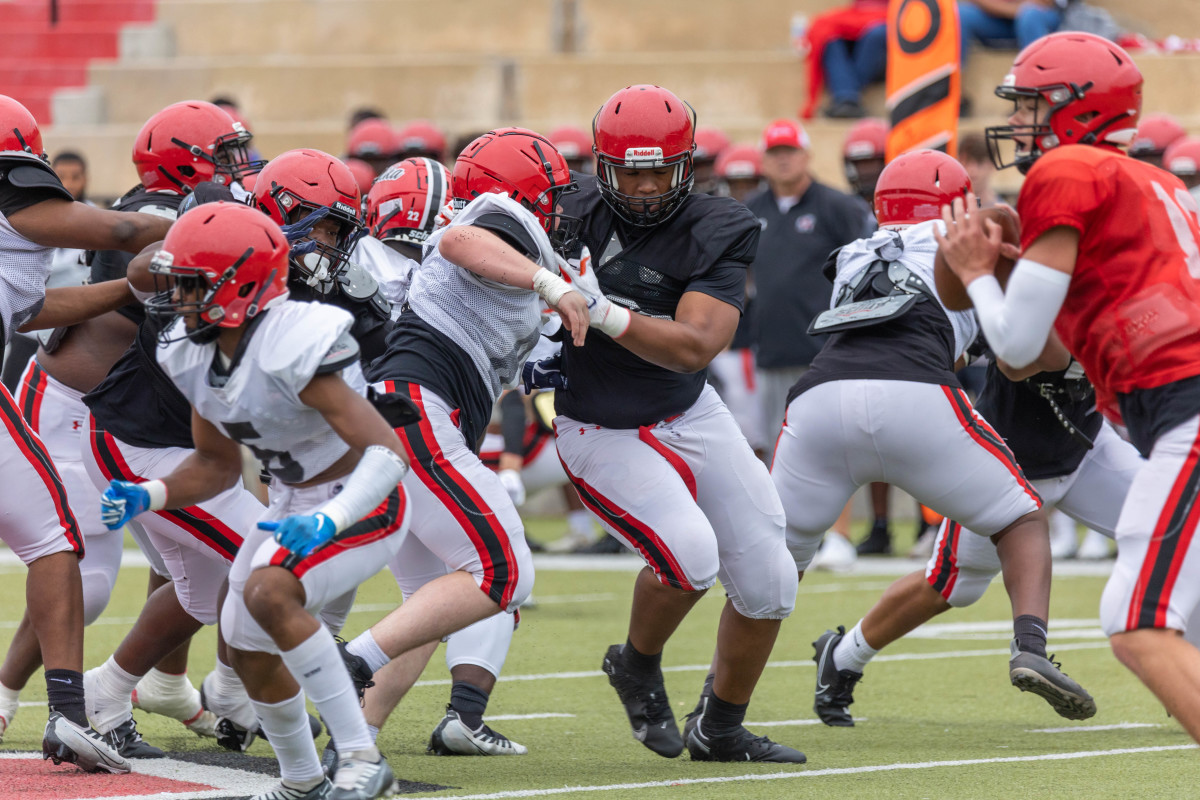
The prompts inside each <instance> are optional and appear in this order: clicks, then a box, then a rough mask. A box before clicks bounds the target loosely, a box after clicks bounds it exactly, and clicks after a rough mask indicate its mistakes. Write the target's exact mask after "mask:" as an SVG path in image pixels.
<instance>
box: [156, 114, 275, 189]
mask: <svg viewBox="0 0 1200 800" xmlns="http://www.w3.org/2000/svg"><path fill="white" fill-rule="evenodd" d="M250 139H251V136H250V134H249V133H248V132H247V131H246V129H245V128H243V127H242V125H241V123H239V122H235V121H234V120H233V117H231V116H229V114H228V113H226V112H225V110H224V109H222V108H220V107H218V106H215V105H213V104H212V103H206V102H204V101H203V100H185V101H183V102H181V103H172V104H171V105H169V106H167V107H166V108H164V109H163V110H162V111H159V112H158V113H157V114H155V115H154V116H152V117H150V119H148V120H146V124H145V125H143V126H142V129H141V130H140V131H139V132H138V135H137V138H136V139H135V140H134V143H133V164H134V166H135V167H137V171H138V177H139V178H140V179H141V181H142V185H143V186H145V187H146V188H147V189H150V190H152V191H168V192H175V193H177V194H186V193H187V192H189V191H191V190H192V188H193V187H195V185H196V184H198V183H202V182H204V181H216V182H217V183H226V184H227V183H231V182H232V181H234V180H237V179H239V178H241V177H243V176H244V175H246V174H248V173H252V172H257V171H258V169H259V168H260V167H261V162H252V161H251V160H250V158H249V155H248V154H247V151H246V145H247V144H249V142H250Z"/></svg>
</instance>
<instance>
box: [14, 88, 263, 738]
mask: <svg viewBox="0 0 1200 800" xmlns="http://www.w3.org/2000/svg"><path fill="white" fill-rule="evenodd" d="M249 141H250V135H249V134H248V133H246V132H245V131H244V130H243V129H242V128H241V126H240V125H238V124H236V123H235V122H234V121H233V120H232V119H231V118H230V117H229V115H228V114H226V113H225V112H224V111H222V110H221V109H220V108H218V107H216V106H215V105H213V104H211V103H205V102H201V101H194V100H193V101H186V102H182V103H175V104H173V105H170V106H168V107H166V108H165V109H163V110H162V111H159V112H158V113H157V114H155V115H154V116H152V117H151V118H150V119H149V120H148V121H147V122H146V124H145V125H143V126H142V129H141V131H140V132H139V133H138V136H137V138H136V140H135V141H134V145H133V163H134V166H135V167H136V168H137V171H138V177H139V179H140V183H138V185H137V186H135V187H134V188H133V189H131V190H130V191H129V192H127V193H126V194H125V196H124V197H122V198H121V199H120V200H118V201H117V202H116V204H115V205H114V206H113V207H114V208H116V209H118V210H120V211H126V212H137V213H140V214H148V215H151V216H155V217H161V218H163V219H166V220H173V219H174V218H175V215H176V209H177V208H178V206H179V204H180V202H182V200H183V198H184V197H185V196H186V195H187V194H188V193H190V192H191V191H192V189H193V188H194V187H195V186H196V185H197V184H199V183H201V182H204V181H214V180H218V181H221V182H222V183H224V184H229V183H232V182H233V181H236V180H239V179H240V178H241V177H242V176H243V175H245V174H248V173H249V172H253V171H256V170H257V169H258V168H259V167H260V166H261V165H260V164H258V163H255V162H252V161H251V160H250V159H249V157H248V155H247V150H246V148H247V145H248V144H249ZM193 148H194V149H193ZM131 258H132V256H131V255H129V254H128V253H126V252H124V251H122V250H101V251H100V252H98V253H95V254H94V256H93V257H92V260H91V276H92V282H93V283H97V282H100V281H106V280H122V279H124V278H125V272H126V268H127V267H128V265H129V261H130V260H131ZM144 317H145V315H144V314H143V312H142V307H141V304H140V303H138V302H131V303H129V304H128V305H125V306H123V307H122V308H119V309H117V310H116V311H114V312H110V313H108V314H104V315H103V316H100V317H97V318H95V319H90V320H86V321H84V322H82V323H80V324H78V325H74V326H71V327H64V328H58V329H56V330H54V331H53V332H50V331H47V332H46V334H48V335H46V336H45V337H43V339H42V344H41V346H40V347H39V349H38V351H37V354H36V356H35V357H34V358H33V359H31V360H30V361H29V364H28V365H27V366H26V368H25V372H24V374H23V375H22V377H21V388H20V393H19V395H18V399H19V404H20V407H21V410H22V414H23V415H24V416H25V420H26V422H28V423H29V426H30V427H31V428H32V429H33V430H34V431H35V432H36V433H37V434H38V435H39V436H40V437H41V439H42V442H43V443H44V444H45V445H46V448H47V450H48V451H49V452H50V456H51V458H53V459H54V464H55V467H56V468H57V469H58V472H59V474H60V475H61V476H62V478H63V480H64V483H65V485H66V489H67V497H68V499H69V500H70V502H71V507H72V509H73V510H74V511H75V512H76V515H77V518H78V520H79V526H80V530H81V532H82V533H83V538H84V543H85V544H86V545H87V553H86V555H85V556H84V557H83V559H81V560H80V562H79V570H80V573H81V576H82V579H83V617H84V624H85V625H87V624H91V623H92V622H93V621H95V619H96V618H97V617H98V616H100V613H101V612H102V611H104V608H105V606H106V605H108V599H109V595H110V594H111V593H112V588H113V585H114V583H115V582H116V578H117V570H118V569H119V568H120V566H121V551H122V540H123V538H124V537H123V534H122V532H121V531H109V530H108V529H107V528H105V527H104V526H103V525H102V524H101V523H100V514H99V505H98V504H99V501H100V491H101V489H98V488H97V487H96V486H95V485H93V483H92V480H91V479H90V478H89V477H88V475H87V470H86V469H85V467H84V462H83V458H82V455H81V447H80V446H81V444H84V443H85V441H86V440H85V439H84V438H82V437H83V436H84V434H85V432H86V430H87V428H86V425H85V424H84V423H85V422H86V420H87V413H88V410H87V406H86V405H84V402H83V395H84V394H86V393H87V392H89V391H91V390H92V389H94V388H96V386H97V384H99V383H100V381H102V380H103V379H104V376H105V375H107V374H108V371H109V369H111V368H112V366H113V364H115V363H116V362H117V359H119V358H120V357H121V355H122V354H123V353H124V352H125V350H126V349H127V348H128V347H129V345H130V344H132V343H133V339H134V336H135V334H136V333H137V326H138V323H139V322H141V321H142V319H144ZM131 530H134V531H135V537H136V538H137V539H138V542H139V544H140V545H141V546H142V549H143V551H145V552H146V554H147V556H148V557H149V558H150V560H151V563H152V564H153V565H154V569H152V570H151V581H150V593H153V592H154V591H155V590H157V589H158V587H159V586H161V585H162V584H163V583H165V582H166V581H167V580H169V579H170V573H169V572H168V571H167V569H166V566H165V565H164V564H163V563H162V558H161V557H160V556H159V555H158V553H157V551H156V550H154V547H153V545H152V544H151V543H150V542H149V541H147V540H146V538H145V534H144V533H143V532H142V530H141V527H140V526H139V525H137V524H135V525H134V526H132V527H131ZM28 619H29V615H28V612H26V616H25V619H23V620H22V623H21V627H19V628H18V629H17V633H16V635H15V636H14V637H13V642H12V644H11V645H10V646H9V650H8V655H7V656H6V658H5V662H4V666H3V668H0V717H6V718H7V719H8V720H10V721H11V719H12V716H11V714H12V713H15V712H16V709H17V702H16V700H17V693H18V692H19V691H20V689H21V688H23V687H24V686H25V682H26V681H27V680H29V676H30V675H32V674H33V672H34V670H36V669H37V667H38V666H39V664H40V657H41V654H40V652H39V651H38V648H37V640H36V638H35V637H34V635H33V631H32V629H31V628H30V627H29V623H28ZM186 671H187V648H186V646H183V647H181V648H176V649H175V650H174V651H173V652H172V655H171V657H170V658H169V659H167V660H166V661H164V662H162V663H160V664H159V665H158V667H156V668H155V669H152V670H151V671H150V672H149V673H147V675H146V678H145V680H144V681H143V682H142V683H141V685H140V686H139V687H138V689H137V690H135V691H136V692H137V693H138V702H139V706H140V707H142V708H144V709H146V710H148V711H153V712H156V713H166V714H167V715H168V716H172V717H175V718H176V719H179V720H180V721H181V722H183V723H184V724H185V725H187V726H188V727H189V728H190V729H191V730H193V731H195V732H196V733H198V734H201V735H208V736H211V735H212V733H213V723H214V721H215V720H214V718H213V716H212V715H211V714H207V713H205V711H204V709H203V708H202V707H201V703H200V694H199V692H197V691H196V689H195V688H194V687H193V686H192V685H191V683H190V682H189V681H188V679H187V677H186V675H185V674H184V673H185V672H186ZM110 734H111V735H109V739H110V741H111V742H112V743H113V746H114V747H116V748H117V749H118V750H121V751H122V752H125V751H124V749H123V748H122V741H123V738H124V737H123V736H122V734H121V733H120V732H110ZM125 754H126V755H128V754H129V753H128V752H126V753H125Z"/></svg>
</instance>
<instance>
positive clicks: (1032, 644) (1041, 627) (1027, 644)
mask: <svg viewBox="0 0 1200 800" xmlns="http://www.w3.org/2000/svg"><path fill="white" fill-rule="evenodd" d="M1013 633H1014V634H1015V635H1016V637H1017V649H1018V650H1020V651H1021V652H1023V653H1033V654H1034V655H1035V656H1041V657H1042V658H1045V657H1046V620H1044V619H1041V618H1039V617H1035V616H1033V615H1032V614H1022V615H1021V616H1019V617H1017V618H1016V619H1014V620H1013Z"/></svg>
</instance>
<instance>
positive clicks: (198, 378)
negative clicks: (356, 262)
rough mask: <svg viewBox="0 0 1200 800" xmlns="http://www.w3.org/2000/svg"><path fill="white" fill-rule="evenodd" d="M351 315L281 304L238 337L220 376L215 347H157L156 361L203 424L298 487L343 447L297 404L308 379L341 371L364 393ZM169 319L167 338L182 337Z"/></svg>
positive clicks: (321, 422)
mask: <svg viewBox="0 0 1200 800" xmlns="http://www.w3.org/2000/svg"><path fill="white" fill-rule="evenodd" d="M353 322H354V318H353V317H352V316H350V313H349V312H347V311H344V310H342V309H340V308H337V307H335V306H330V305H326V304H324V303H299V302H296V301H294V300H287V301H285V302H283V303H280V304H278V305H276V306H274V307H273V308H271V309H270V310H269V311H267V312H266V316H265V317H264V318H263V319H262V321H261V322H259V323H257V324H256V325H255V326H254V328H253V329H252V330H251V331H250V334H249V342H247V341H246V340H245V339H243V340H242V344H241V346H240V348H239V349H240V354H239V355H238V356H237V357H236V358H235V361H234V363H233V364H232V366H231V367H230V370H229V374H228V376H227V377H224V378H219V377H218V376H217V375H216V374H215V373H214V372H213V360H214V358H216V356H217V345H216V343H212V344H206V345H198V344H194V343H192V342H190V341H188V340H186V339H180V340H179V341H175V342H171V343H170V344H167V345H163V346H161V347H160V348H159V351H158V363H159V364H160V365H161V366H162V368H163V371H164V372H166V373H167V375H168V376H170V378H171V380H172V381H174V383H175V385H176V386H178V387H179V391H181V392H182V393H183V395H184V396H185V397H186V398H187V399H188V401H189V402H190V403H191V404H192V407H193V408H195V409H196V411H197V413H199V414H200V416H202V417H204V419H206V420H208V421H209V422H211V423H212V424H213V425H215V426H216V427H217V428H219V429H221V430H222V431H223V432H224V433H225V434H226V435H227V436H229V438H230V439H233V440H234V441H236V442H239V443H240V444H244V445H246V446H247V447H249V448H250V449H251V450H253V451H254V454H255V455H256V456H258V458H259V460H260V461H262V462H263V466H264V467H266V469H267V471H268V472H270V473H271V475H272V476H274V477H276V478H278V479H279V480H281V481H283V482H284V483H291V484H296V483H303V482H305V481H308V480H310V479H312V478H313V477H315V476H317V475H319V474H321V473H322V472H324V471H325V470H326V469H328V468H329V467H331V466H332V465H333V464H334V462H336V461H337V460H338V459H339V458H341V457H342V455H343V454H344V453H345V452H346V451H347V450H349V449H350V448H349V446H348V445H347V444H346V443H345V442H344V441H342V439H341V437H340V436H338V435H337V433H335V432H334V430H333V429H332V428H331V427H329V423H327V422H326V421H325V419H324V417H322V416H321V413H320V412H319V411H317V410H316V409H313V408H310V407H309V406H306V405H304V403H303V402H301V401H300V392H302V391H303V390H304V388H305V387H306V386H308V384H309V382H310V381H311V380H312V379H313V376H314V375H317V374H325V373H330V372H338V371H340V372H341V375H342V378H343V379H344V380H345V381H346V383H348V384H349V385H350V386H351V388H353V389H354V390H356V391H358V392H360V393H365V392H366V382H365V381H364V380H363V376H362V370H361V369H360V367H359V365H358V345H357V343H356V342H355V341H354V339H353V337H351V336H350V326H351V324H352V323H353ZM182 325H183V320H182V319H179V320H176V322H175V325H174V326H173V327H172V329H171V333H172V335H173V336H174V335H182V333H183V329H182V327H181V326H182Z"/></svg>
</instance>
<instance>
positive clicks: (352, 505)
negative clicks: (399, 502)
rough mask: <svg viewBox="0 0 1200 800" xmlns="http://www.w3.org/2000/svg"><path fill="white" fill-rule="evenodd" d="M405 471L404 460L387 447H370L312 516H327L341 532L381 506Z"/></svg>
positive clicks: (406, 468)
mask: <svg viewBox="0 0 1200 800" xmlns="http://www.w3.org/2000/svg"><path fill="white" fill-rule="evenodd" d="M407 472H408V465H407V464H405V463H404V459H402V458H400V456H398V455H396V453H394V452H392V451H391V450H390V449H388V448H386V447H381V446H379V445H372V446H371V447H368V448H367V450H366V452H364V453H363V457H362V458H360V459H359V461H358V466H356V467H355V468H354V472H351V473H350V477H349V478H347V479H346V485H345V486H344V487H343V488H342V491H341V492H340V493H339V494H338V495H337V496H336V497H334V498H333V499H332V500H330V501H329V502H328V503H326V504H325V505H323V506H321V507H320V508H318V509H316V510H315V511H313V513H314V514H324V515H325V516H327V517H329V518H330V519H331V520H333V523H334V525H336V526H337V529H338V532H339V533H340V532H342V531H344V530H345V529H346V528H349V527H350V526H351V525H353V524H354V523H356V522H358V521H359V520H360V519H362V518H363V517H365V516H366V515H367V514H369V513H371V510H372V509H374V508H375V507H376V506H378V505H379V504H380V503H382V502H383V499H384V498H385V497H387V496H388V494H389V493H391V491H392V490H393V489H395V488H396V485H397V484H398V483H400V481H401V480H403V479H404V475H405V473H407Z"/></svg>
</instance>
